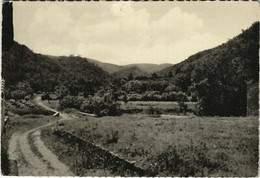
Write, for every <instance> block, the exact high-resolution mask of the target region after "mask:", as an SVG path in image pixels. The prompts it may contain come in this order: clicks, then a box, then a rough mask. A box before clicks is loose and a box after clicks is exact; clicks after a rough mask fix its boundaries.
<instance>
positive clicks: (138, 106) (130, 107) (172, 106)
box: [121, 101, 196, 113]
mask: <svg viewBox="0 0 260 178" xmlns="http://www.w3.org/2000/svg"><path fill="white" fill-rule="evenodd" d="M185 104H187V106H188V111H189V112H192V111H194V109H195V105H196V103H195V102H185ZM149 107H153V108H156V109H159V110H160V111H161V112H163V113H178V102H170V101H167V102H163V101H161V102H159V101H129V102H127V103H124V102H121V109H123V110H124V111H125V112H127V113H135V112H143V111H146V110H147V109H148V108H149Z"/></svg>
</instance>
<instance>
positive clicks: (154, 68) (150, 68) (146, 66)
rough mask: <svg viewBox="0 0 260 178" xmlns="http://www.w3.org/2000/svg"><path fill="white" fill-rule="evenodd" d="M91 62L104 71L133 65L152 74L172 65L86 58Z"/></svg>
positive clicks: (110, 71)
mask: <svg viewBox="0 0 260 178" xmlns="http://www.w3.org/2000/svg"><path fill="white" fill-rule="evenodd" d="M86 59H87V60H88V61H89V62H92V63H94V64H96V65H98V66H99V67H101V68H102V69H103V70H104V71H107V72H108V73H110V74H112V73H116V72H120V71H121V70H123V71H126V70H132V69H131V68H132V67H138V68H139V69H140V70H142V71H143V72H145V73H147V74H151V73H153V72H158V71H160V70H163V69H165V68H167V67H170V66H172V64H170V63H164V64H150V63H135V64H127V65H116V64H111V63H106V62H100V61H97V60H94V59H89V58H86Z"/></svg>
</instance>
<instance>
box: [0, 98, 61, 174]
mask: <svg viewBox="0 0 260 178" xmlns="http://www.w3.org/2000/svg"><path fill="white" fill-rule="evenodd" d="M29 103H30V105H31V108H30V109H28V108H27V106H26V105H25V104H24V101H15V102H14V103H11V102H8V101H7V102H6V108H7V109H6V111H7V110H8V111H7V113H6V116H8V117H9V118H8V120H6V122H5V123H2V124H4V128H3V132H2V135H1V163H2V164H1V166H2V167H1V170H2V173H3V175H9V173H10V170H9V168H10V167H9V158H8V154H7V152H8V142H9V140H10V138H11V136H12V134H13V133H14V132H21V133H22V132H25V131H27V130H30V129H32V128H35V127H37V126H41V125H44V124H46V123H48V122H55V121H57V119H58V118H56V117H53V116H51V114H52V113H51V112H48V111H46V110H44V109H42V108H39V107H38V106H36V105H35V104H33V103H31V102H29ZM18 106H20V108H19V109H17V107H18ZM32 108H37V110H34V109H32Z"/></svg>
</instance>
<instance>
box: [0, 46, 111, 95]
mask: <svg viewBox="0 0 260 178" xmlns="http://www.w3.org/2000/svg"><path fill="white" fill-rule="evenodd" d="M2 69H3V71H2V76H3V78H4V79H5V81H6V86H7V88H8V87H9V88H10V89H11V88H15V86H16V85H17V84H18V83H19V82H24V83H28V84H29V85H30V87H31V88H32V89H33V91H34V92H36V91H54V88H55V87H57V86H65V87H67V88H68V89H69V91H70V93H71V94H77V93H78V92H84V93H85V94H92V93H93V92H94V91H96V90H97V89H98V88H99V87H100V86H102V85H105V84H106V83H107V82H108V80H109V78H110V76H109V74H108V73H107V72H105V71H103V70H102V69H101V68H100V67H98V66H96V65H95V64H92V63H90V62H88V61H87V60H85V59H84V58H81V57H74V56H71V57H49V56H46V55H41V54H36V53H34V52H33V51H31V50H30V49H29V48H27V47H26V46H24V45H20V44H19V43H17V42H14V43H13V46H12V47H11V48H10V49H9V50H3V53H2Z"/></svg>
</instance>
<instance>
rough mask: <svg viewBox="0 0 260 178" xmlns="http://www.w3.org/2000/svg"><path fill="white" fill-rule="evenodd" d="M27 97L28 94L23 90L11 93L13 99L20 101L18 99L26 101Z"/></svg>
mask: <svg viewBox="0 0 260 178" xmlns="http://www.w3.org/2000/svg"><path fill="white" fill-rule="evenodd" d="M26 95H27V92H25V91H22V90H15V91H12V92H11V98H13V99H15V100H18V99H24V97H25V96H26Z"/></svg>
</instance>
